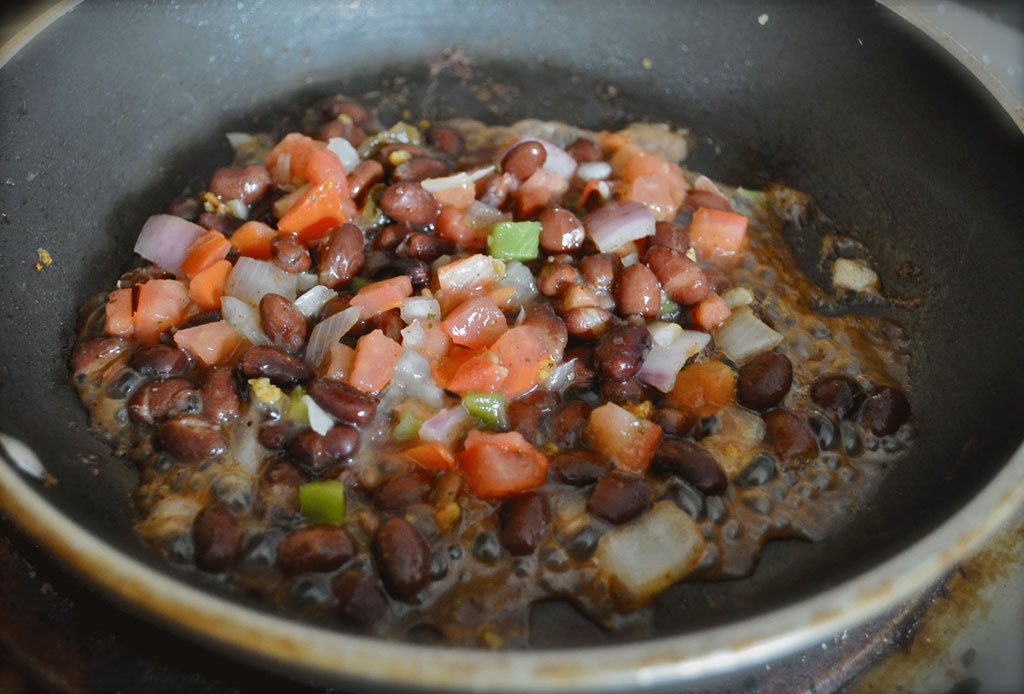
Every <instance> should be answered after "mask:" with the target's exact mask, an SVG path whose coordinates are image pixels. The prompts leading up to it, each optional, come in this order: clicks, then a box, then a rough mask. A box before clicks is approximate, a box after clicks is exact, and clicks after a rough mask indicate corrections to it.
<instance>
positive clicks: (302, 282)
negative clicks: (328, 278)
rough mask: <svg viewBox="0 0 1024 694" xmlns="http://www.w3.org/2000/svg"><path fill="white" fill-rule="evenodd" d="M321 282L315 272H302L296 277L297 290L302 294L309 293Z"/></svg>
mask: <svg viewBox="0 0 1024 694" xmlns="http://www.w3.org/2000/svg"><path fill="white" fill-rule="evenodd" d="M319 282H320V280H319V278H318V277H317V276H316V273H315V272H300V273H298V274H296V275H295V288H296V289H297V290H298V291H300V292H308V291H309V290H310V289H312V288H313V287H315V286H316V285H317V284H319Z"/></svg>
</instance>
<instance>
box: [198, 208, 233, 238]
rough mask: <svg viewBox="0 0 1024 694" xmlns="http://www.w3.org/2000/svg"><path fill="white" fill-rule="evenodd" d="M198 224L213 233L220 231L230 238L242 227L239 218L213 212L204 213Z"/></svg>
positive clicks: (200, 216)
mask: <svg viewBox="0 0 1024 694" xmlns="http://www.w3.org/2000/svg"><path fill="white" fill-rule="evenodd" d="M196 223H197V224H199V226H201V227H204V228H206V229H210V230H211V231H219V232H220V233H222V234H224V235H225V236H230V235H231V233H232V232H233V231H234V230H235V229H237V228H238V227H240V226H242V220H241V219H239V218H238V217H231V216H228V215H226V214H215V213H213V212H203V213H202V214H201V215H199V219H198V220H196Z"/></svg>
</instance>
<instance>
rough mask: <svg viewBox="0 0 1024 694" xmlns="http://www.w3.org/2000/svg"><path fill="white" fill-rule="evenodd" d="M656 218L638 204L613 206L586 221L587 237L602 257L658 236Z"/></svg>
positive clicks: (584, 219)
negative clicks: (628, 245)
mask: <svg viewBox="0 0 1024 694" xmlns="http://www.w3.org/2000/svg"><path fill="white" fill-rule="evenodd" d="M654 224H655V219H654V215H653V214H652V213H651V211H650V210H649V209H647V206H646V205H643V204H642V203H639V202H636V201H634V200H623V201H620V202H610V203H608V204H607V205H605V206H604V207H601V208H600V209H598V210H596V211H594V212H591V213H590V214H588V215H587V216H586V217H584V218H583V226H584V228H585V229H586V231H587V235H588V236H589V237H590V238H591V239H592V240H593V241H594V244H595V245H597V248H598V250H599V251H601V252H602V253H611V252H613V251H614V250H616V249H617V248H619V247H621V246H624V245H625V244H627V243H629V242H630V241H636V240H637V239H642V238H644V237H646V236H653V235H654Z"/></svg>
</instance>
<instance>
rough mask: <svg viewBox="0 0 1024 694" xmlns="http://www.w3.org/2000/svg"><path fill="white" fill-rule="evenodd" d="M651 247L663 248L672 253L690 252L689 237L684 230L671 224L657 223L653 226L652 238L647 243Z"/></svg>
mask: <svg viewBox="0 0 1024 694" xmlns="http://www.w3.org/2000/svg"><path fill="white" fill-rule="evenodd" d="M649 243H650V245H652V246H664V247H665V248H671V249H672V250H673V251H678V252H680V253H686V251H688V250H690V236H689V234H687V233H686V229H685V228H683V227H681V226H680V225H678V224H674V223H672V222H658V223H657V224H655V225H654V236H652V237H651V239H650V241H649Z"/></svg>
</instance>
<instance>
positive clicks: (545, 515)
mask: <svg viewBox="0 0 1024 694" xmlns="http://www.w3.org/2000/svg"><path fill="white" fill-rule="evenodd" d="M498 520H499V522H500V524H501V531H500V533H499V539H500V541H501V544H502V546H503V547H504V548H505V549H507V550H508V551H509V552H511V553H512V554H513V555H523V554H531V553H532V552H534V551H535V550H536V549H537V548H538V547H540V546H541V545H542V544H544V542H546V541H547V539H548V538H549V537H550V536H551V504H550V503H549V502H548V498H547V496H545V495H544V494H543V493H542V492H526V493H524V494H519V495H518V496H514V497H512V498H511V499H506V500H505V501H504V502H503V503H502V504H501V508H499V509H498Z"/></svg>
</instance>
